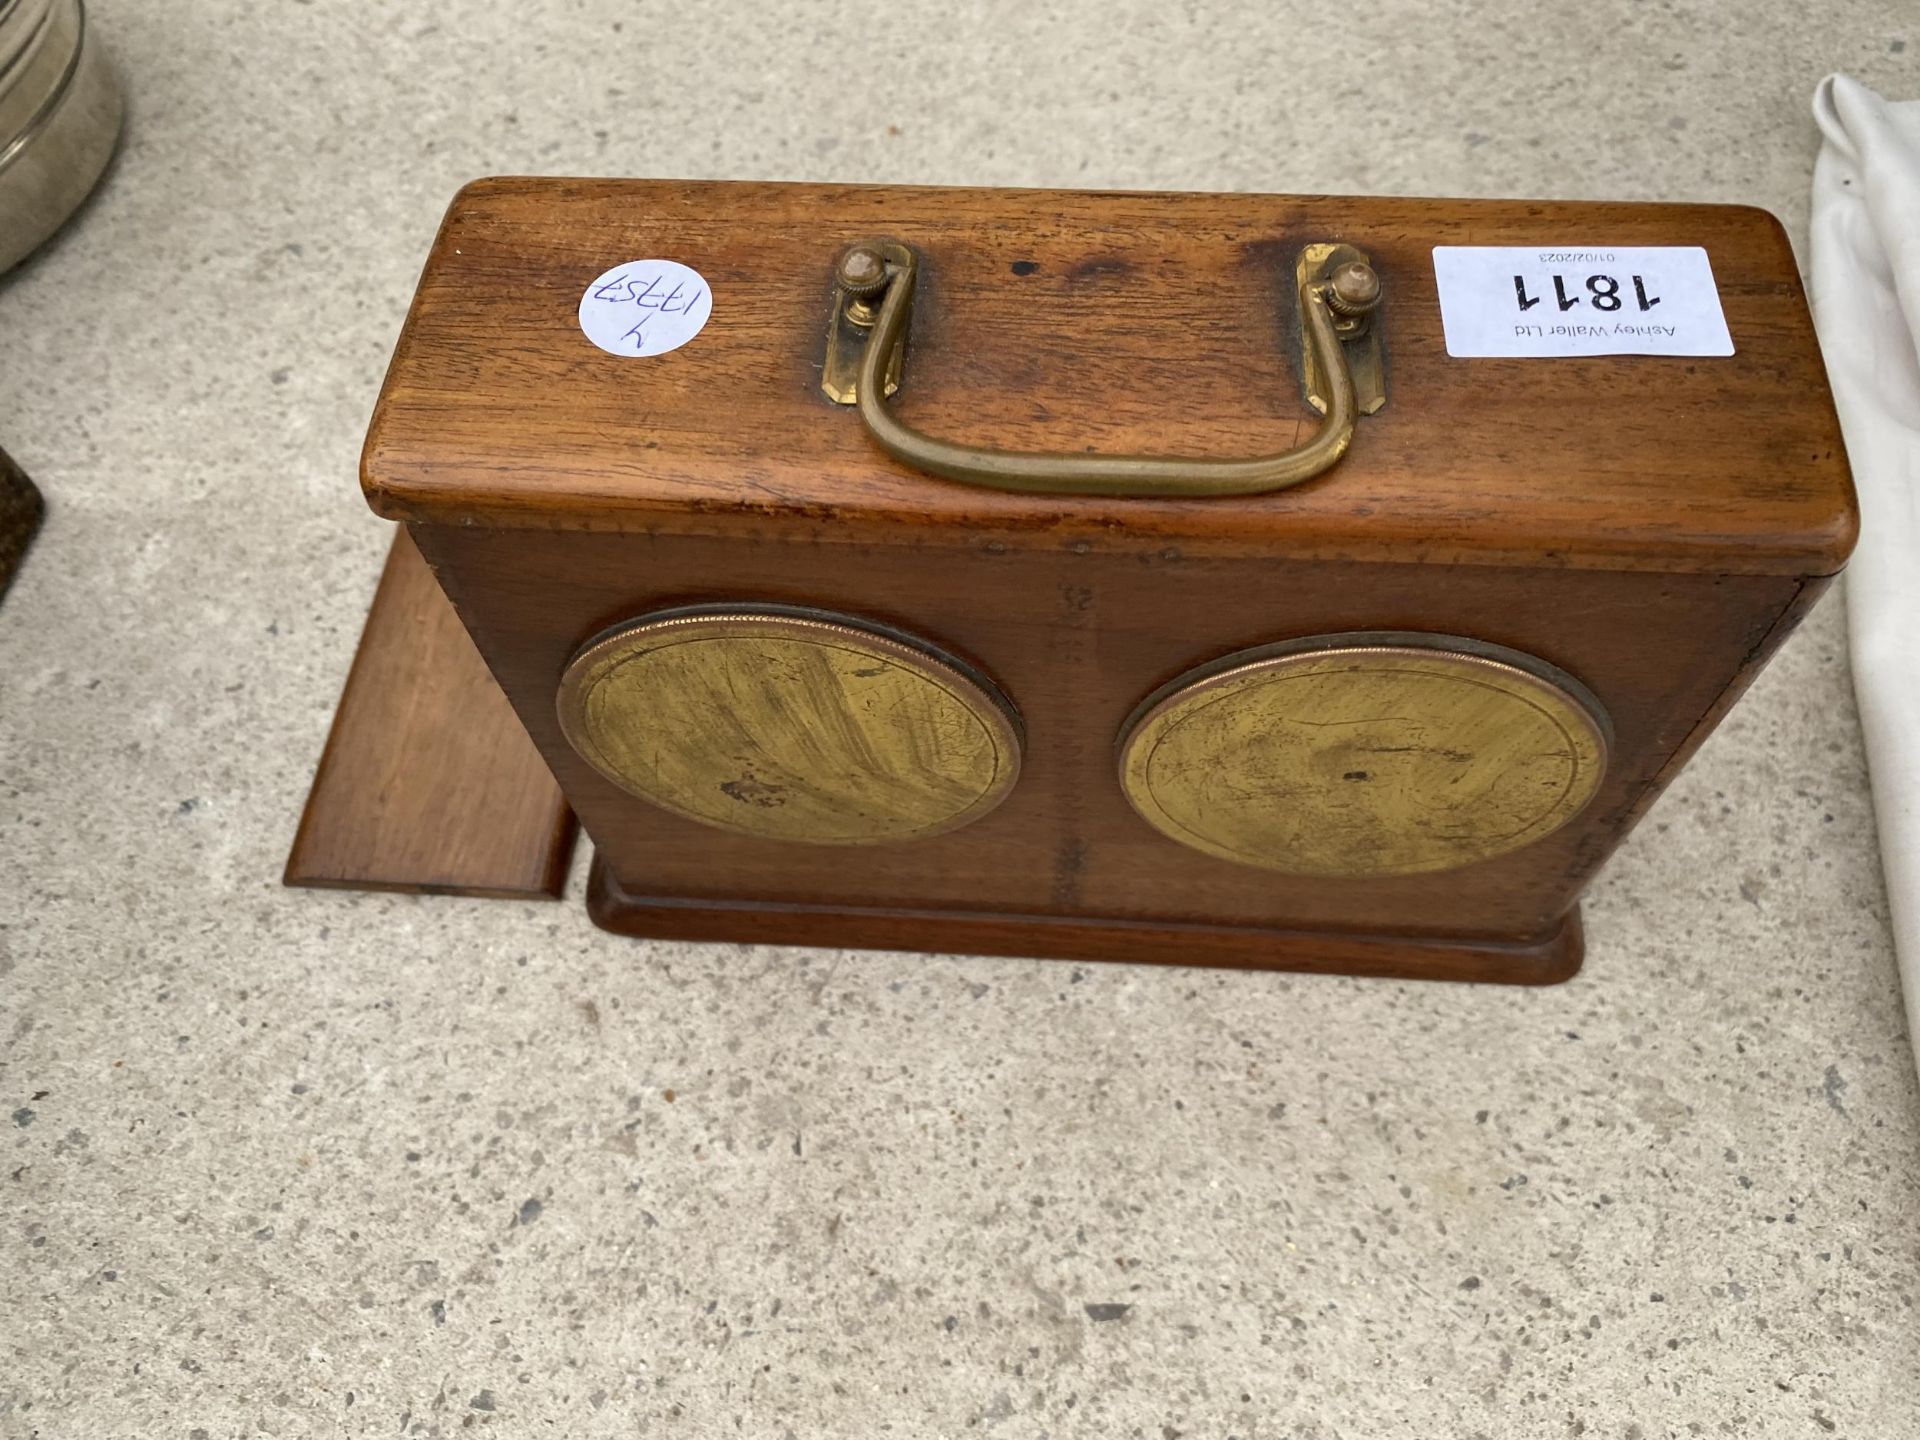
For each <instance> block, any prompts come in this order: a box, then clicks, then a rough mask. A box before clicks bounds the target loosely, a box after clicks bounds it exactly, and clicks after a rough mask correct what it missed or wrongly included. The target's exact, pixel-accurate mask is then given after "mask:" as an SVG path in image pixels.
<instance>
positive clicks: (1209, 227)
mask: <svg viewBox="0 0 1920 1440" xmlns="http://www.w3.org/2000/svg"><path fill="white" fill-rule="evenodd" d="M874 236H883V237H887V238H891V239H897V240H900V241H904V242H905V243H907V244H909V245H911V246H913V247H914V248H915V249H916V250H917V251H918V252H919V254H920V255H921V257H922V272H923V273H922V278H921V281H920V288H919V291H918V294H917V298H916V302H915V307H914V314H913V320H912V329H911V334H910V339H909V343H908V350H907V356H906V373H905V383H904V385H903V387H902V389H901V391H900V393H899V395H898V396H897V397H896V399H895V400H894V401H893V402H892V403H893V404H894V405H896V406H898V407H899V409H900V413H901V414H902V415H903V417H905V418H907V419H909V420H910V421H911V422H912V423H914V424H916V425H918V426H920V427H921V428H923V429H925V430H928V431H931V432H933V433H935V434H938V435H941V436H943V437H948V438H952V439H957V440H965V441H968V442H970V443H973V444H979V445H987V446H994V447H1000V448H1008V449H1027V450H1042V449H1052V450H1059V449H1081V450H1105V451H1115V452H1127V451H1146V452H1155V453H1162V454H1166V453H1190V454H1196V455H1230V454H1237V453H1256V452H1260V451H1271V450H1282V449H1286V448H1288V447H1289V446H1291V445H1293V444H1295V443H1296V442H1297V440H1298V439H1299V438H1300V437H1303V436H1304V435H1306V434H1307V433H1309V432H1310V430H1311V428H1312V427H1313V426H1314V425H1315V424H1317V423H1318V417H1317V415H1315V413H1314V412H1313V411H1311V410H1310V409H1308V408H1307V406H1306V404H1305V402H1304V401H1303V399H1302V396H1301V387H1300V380H1299V376H1298V369H1297V366H1298V359H1297V340H1296V338H1295V336H1296V328H1295V327H1296V325H1297V319H1296V316H1295V314H1294V305H1293V303H1292V301H1293V296H1292V287H1293V262H1294V257H1295V256H1296V255H1297V253H1298V252H1299V250H1300V249H1301V247H1302V246H1304V245H1306V244H1308V243H1310V242H1312V241H1315V240H1338V241H1345V242H1347V243H1349V244H1352V245H1355V246H1358V247H1359V248H1360V249H1361V250H1363V251H1365V252H1367V253H1368V254H1369V255H1370V256H1371V257H1372V259H1373V263H1374V265H1375V267H1376V268H1377V269H1378V271H1379V272H1380V274H1381V276H1382V278H1383V281H1384V284H1385V293H1386V298H1385V300H1384V302H1383V304H1382V306H1381V309H1380V312H1379V323H1380V325H1381V326H1382V330H1381V334H1382V338H1383V342H1384V346H1385V355H1386V373H1387V385H1388V402H1387V405H1386V407H1385V408H1384V409H1383V410H1381V411H1380V412H1379V413H1378V414H1376V415H1372V416H1367V417H1365V418H1363V419H1362V420H1361V421H1360V423H1359V428H1358V431H1357V433H1356V436H1355V439H1354V442H1353V446H1352V449H1351V450H1350V451H1349V453H1348V454H1347V456H1346V458H1345V459H1344V460H1342V461H1341V462H1340V463H1339V464H1338V465H1337V466H1335V467H1334V468H1333V469H1332V470H1331V471H1329V472H1328V473H1327V474H1325V475H1323V476H1321V477H1320V478H1318V479H1315V480H1312V481H1310V482H1308V483H1306V484H1304V485H1301V486H1299V487H1297V488H1294V489H1291V490H1287V491H1283V492H1280V493H1277V494H1273V495H1268V496H1259V497H1254V498H1251V499H1213V500H1195V501H1164V500H1136V499H1068V498H1056V497H1048V496H1026V495H1016V494H1004V493H999V492H994V491H987V490H982V489H976V488H973V487H970V486H967V485H962V484H958V483H954V482H951V481H946V480H940V479H935V478H932V477H929V476H925V475H920V474H916V473H914V472H912V471H909V470H906V469H904V468H903V467H901V466H899V465H897V464H896V463H895V462H893V461H892V460H890V459H888V458H887V457H886V456H885V455H884V454H882V453H881V452H880V451H879V450H878V449H877V448H876V447H875V445H874V444H873V442H872V441H871V440H870V439H869V438H868V437H867V435H866V433H865V431H864V430H863V429H862V427H861V424H860V421H859V418H858V417H857V415H856V414H854V412H853V411H852V410H850V409H847V408H844V407H841V406H838V405H835V404H833V403H832V402H830V401H829V400H828V399H827V398H826V397H825V396H824V395H823V394H822V393H821V391H820V387H819V381H820V363H821V355H822V350H823V342H824V337H825V333H826V323H827V318H828V314H829V309H830V300H831V294H832V270H833V265H834V261H835V259H836V258H837V256H838V255H839V253H840V251H841V250H842V249H843V248H844V247H845V246H847V245H848V244H851V243H853V242H855V241H858V240H862V239H867V238H870V237H874ZM1436 245H1528V246H1542V247H1561V246H1584V247H1591V246H1597V245H1605V246H1612V247H1620V246H1635V245H1698V246H1703V247H1705V249H1706V250H1707V252H1708V255H1709V257H1710V259H1711V262H1712V266H1713V272H1714V277H1715V279H1716V281H1717V283H1718V287H1719V292H1720V299H1721V303H1722V306H1723V308H1724V310H1725V314H1726V319H1727V324H1728V327H1729V329H1730V331H1731V333H1732V336H1733V342H1734V347H1735V353H1734V354H1733V355H1732V356H1731V357H1727V358H1675V357H1664V356H1605V357H1591V358H1575V359H1457V358H1453V357H1450V356H1449V355H1448V354H1447V351H1446V345H1445V341H1444V337H1443V333H1442V329H1441V320H1440V310H1439V305H1438V301H1437V297H1436V293H1435V284H1434V267H1433V259H1432V249H1433V247H1434V246H1436ZM650 258H660V259H671V260H677V261H680V262H682V263H684V264H687V265H691V266H693V267H694V268H695V269H696V270H698V271H699V273H700V274H701V275H702V276H703V277H704V278H705V280H706V281H707V283H708V284H709V285H710V286H711V287H712V295H713V300H712V314H711V318H710V319H709V320H708V321H707V323H706V325H705V328H704V329H703V330H702V331H701V332H700V333H699V335H698V336H697V337H696V338H694V339H693V340H692V341H691V342H690V343H688V344H686V345H684V346H683V347H682V348H680V349H677V350H674V351H673V352H672V353H670V354H664V355H657V356H648V357H640V358H634V357H622V356H615V355H611V354H608V353H606V352H604V351H602V350H600V349H598V348H596V346H595V345H594V344H592V343H591V342H590V341H589V340H588V339H587V337H586V336H585V335H584V334H583V333H582V331H581V328H580V325H579V321H578V318H577V316H578V306H579V302H580V298H581V295H582V293H583V292H584V290H585V289H586V287H587V285H588V283H589V282H590V281H592V280H593V279H594V278H595V277H596V276H598V275H600V274H602V273H603V272H605V271H607V270H608V269H610V268H611V267H613V266H615V265H618V264H620V263H621V262H623V261H630V260H639V259H650ZM362 483H363V485H364V487H365V489H366V493H367V496H368V499H369V501H370V503H371V504H372V505H373V507H374V509H376V510H377V511H379V512H380V513H381V514H382V515H386V516H388V517H390V518H393V519H399V520H409V521H428V522H438V523H447V524H482V525H493V526H509V527H540V528H556V529H569V528H572V529H593V530H616V531H619V530H626V531H644V532H651V533H689V532H693V533H703V534H738V535H743V536H745V535H753V534H772V533H781V534H786V535H794V534H796V533H803V534H805V535H806V536H807V538H810V539H813V540H816V541H819V542H822V543H831V542H832V541H833V540H835V539H836V538H838V537H845V538H852V537H853V536H854V535H855V534H856V533H857V534H858V535H859V537H860V538H862V539H864V540H873V539H883V540H884V539H889V538H896V539H897V540H898V541H899V542H900V543H902V544H915V545H934V544H950V545H959V546H989V547H991V546H994V545H998V544H1003V543H1012V542H1013V541H1014V540H1015V539H1016V538H1017V537H1024V538H1023V539H1022V540H1021V543H1024V544H1028V545H1032V544H1041V545H1058V546H1060V547H1061V548H1067V547H1073V548H1075V549H1086V548H1089V547H1095V548H1114V549H1139V550H1141V551H1143V552H1158V551H1164V550H1166V549H1168V548H1170V547H1171V548H1177V549H1179V550H1180V551H1181V552H1182V553H1184V554H1188V555H1203V554H1218V555H1248V554H1257V555H1267V556H1272V557H1274V558H1276V559H1277V558H1287V557H1297V558H1312V559H1341V558H1350V559H1356V560H1387V561H1418V562H1425V563H1470V564H1475V563H1477V564H1526V565H1553V566H1578V567H1592V568H1605V569H1647V570H1673V571H1711V572H1717V573H1729V574H1740V573H1745V574H1828V573H1831V572H1833V571H1835V570H1837V569H1839V568H1840V566H1841V565H1842V564H1843V563H1844V561H1845V558H1846V555H1847V552H1848V551H1849V549H1850V548H1851V546H1852V542H1853V536H1854V530H1855V523H1856V521H1855V510H1854V501H1853V492H1852V486H1851V483H1850V480H1849V477H1848V473H1847V466H1846V460H1845V456H1844V454H1843V452H1842V449H1841V442H1840V433H1839V426H1838V422H1837V420H1836V419H1835V416H1834V410H1833V402H1832V399H1831V396H1830V395H1829V393H1828V390H1827V383H1826V374H1825V370H1824V368H1823V366H1822V364H1821V360H1820V354H1819V350H1818V348H1817V346H1816V344H1815V340H1814V333H1813V326H1812V322H1811V320H1810V318H1809V316H1808V313H1807V306H1806V300H1805V296H1804V295H1803V293H1802V290H1801V285H1800V279H1799V275H1798V272H1797V270H1796V268H1795V265H1794V259H1793V253H1792V250H1791V248H1790V246H1789V245H1788V242H1787V239H1786V236H1785V234H1784V233H1783V231H1782V230H1781V228H1780V225H1779V223H1778V222H1777V221H1776V220H1774V218H1773V217H1772V216H1771V215H1769V214H1767V213H1766V212H1765V211H1762V210H1757V209H1750V208H1745V207H1737V206H1710V205H1644V204H1596V203H1572V202H1551V203H1548V202H1520V201H1456V200H1400V199H1380V198H1330V197H1295V196H1268V195H1181V194H1098V193H1081V192H1071V191H1042V190H957V189H955V190H947V189H927V188H900V187H882V186H847V187H842V186H823V185H770V184H733V183H698V182H682V181H640V180H560V179H499V180H483V181H479V182H476V183H475V184H472V185H469V186H468V187H467V188H466V189H464V190H463V191H461V192H460V194H459V195H458V196H457V197H456V198H455V200H454V203H453V206H452V208H451V209H450V210H449V212H448V214H447V218H446V221H445V223H444V224H443V226H442V227H441V231H440V234H439V237H438V239H437V240H436V241H435V244H434V247H433V252H432V254H431V256H430V257H429V259H428V261H427V266H426V270H425V273H424V274H423V275H422V277H421V281H420V288H419V292H418V294H417V296H416V297H415V300H414V304H413V310H412V313H411V315H410V316H409V318H408V321H407V324H406V328H405V330H404V331H403V333H402V335H401V337H400V343H399V346H398V348H397V349H396V351H395V354H394V358H393V363H392V367H391V369H390V370H389V372H388V375H387V379H386V384H385V386H384V388H383V389H382V392H381V396H380V401H379V405H378V407H377V409H376V411H375V413H374V418H373V423H372V426H371V429H370V432H369V434H368V437H367V445H366V451H365V454H364V456H363V459H362Z"/></svg>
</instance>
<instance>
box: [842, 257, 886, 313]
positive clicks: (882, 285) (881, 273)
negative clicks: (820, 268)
mask: <svg viewBox="0 0 1920 1440" xmlns="http://www.w3.org/2000/svg"><path fill="white" fill-rule="evenodd" d="M833 278H834V279H835V281H836V282H838V284H839V286H840V288H841V289H842V290H844V291H846V292H847V294H848V295H849V296H851V297H852V298H854V299H856V300H864V299H866V298H867V297H868V296H869V295H877V294H879V293H880V292H881V291H882V290H884V289H886V288H887V278H888V277H887V259H886V256H884V255H882V254H881V253H880V252H879V251H878V250H876V249H874V248H873V247H872V246H871V245H855V246H854V247H853V248H852V249H851V250H849V251H847V253H846V254H844V255H842V256H841V257H840V263H839V264H838V265H836V266H835V267H834V271H833Z"/></svg>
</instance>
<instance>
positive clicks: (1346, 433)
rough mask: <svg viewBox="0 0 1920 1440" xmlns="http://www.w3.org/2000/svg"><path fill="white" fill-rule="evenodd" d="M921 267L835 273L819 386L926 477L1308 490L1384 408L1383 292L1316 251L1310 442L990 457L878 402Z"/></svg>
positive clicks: (1100, 488) (1085, 488) (1008, 483)
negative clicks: (1268, 447)
mask: <svg viewBox="0 0 1920 1440" xmlns="http://www.w3.org/2000/svg"><path fill="white" fill-rule="evenodd" d="M919 269H920V260H919V257H918V256H917V255H916V254H915V253H914V251H913V250H912V249H911V248H910V247H908V246H906V245H903V244H901V243H899V242H898V241H894V240H873V241H866V242H863V243H861V244H858V245H855V246H853V247H852V248H851V249H848V250H847V251H845V252H844V253H843V254H842V255H841V256H840V258H839V261H838V263H837V264H836V265H835V266H834V295H833V315H832V318H831V320H830V321H829V322H828V327H827V350H826V359H825V364H824V366H823V369H822V375H821V381H820V386H821V389H823V390H824V391H825V392H826V393H827V395H828V396H829V397H830V398H831V399H833V400H835V401H836V402H838V403H839V404H842V405H852V406H855V407H857V409H858V410H859V413H860V418H861V420H862V421H863V422H864V423H865V425H866V427H867V430H868V433H869V434H871V435H872V437H873V440H874V443H875V444H877V445H879V447H880V448H881V449H882V450H884V451H886V452H887V454H889V455H891V456H892V457H893V458H894V459H896V460H898V461H899V462H900V463H901V464H903V465H907V466H910V467H911V468H913V469H915V470H920V471H923V472H925V473H927V474H929V475H939V476H942V477H944V478H946V479H949V480H959V481H963V482H965V483H966V484H969V485H984V486H987V487H989V488H992V489H995V490H1014V491H1022V492H1025V493H1028V494H1039V495H1114V496H1136V497H1160V498H1172V499H1191V498H1199V497H1204V496H1218V495H1259V494H1264V493H1266V492H1268V491H1273V490H1284V489H1286V488H1287V487H1288V486H1290V485H1298V484H1300V483H1301V482H1302V481H1303V480H1311V479H1312V478H1313V477H1314V476H1316V475H1319V474H1321V473H1323V472H1324V471H1326V470H1328V469H1329V468H1331V467H1332V466H1333V465H1335V464H1336V463H1338V461H1339V460H1340V457H1341V456H1343V455H1344V454H1346V452H1347V447H1348V446H1349V445H1351V444H1352V443H1353V431H1354V425H1355V422H1356V420H1357V419H1358V417H1359V416H1361V415H1363V414H1364V415H1371V414H1373V413H1374V412H1375V411H1377V410H1378V409H1379V408H1380V407H1381V406H1382V405H1383V404H1385V403H1386V389H1385V385H1384V383H1383V379H1382V374H1381V364H1380V336H1379V324H1378V316H1377V314H1376V311H1377V308H1378V306H1379V304H1380V297H1381V285H1380V277H1379V274H1378V272H1376V271H1375V270H1374V268H1373V265H1372V263H1371V261H1370V260H1369V259H1368V257H1367V256H1366V255H1364V254H1362V253H1361V252H1360V251H1358V250H1356V249H1354V247H1353V246H1351V245H1343V244H1334V243H1316V244H1312V245H1309V246H1307V247H1306V248H1305V249H1304V250H1302V251H1301V254H1300V257H1299V261H1298V263H1297V264H1296V266H1295V280H1296V285H1297V293H1298V296H1299V305H1300V332H1301V334H1300V340H1301V356H1300V370H1301V376H1302V379H1303V382H1304V388H1305V390H1306V393H1307V399H1308V401H1309V403H1310V404H1312V405H1313V407H1314V408H1315V409H1317V410H1319V411H1321V412H1322V413H1323V414H1324V415H1325V416H1326V418H1325V420H1323V421H1322V422H1321V424H1320V426H1319V427H1318V428H1317V429H1316V430H1315V431H1314V433H1313V435H1312V436H1311V437H1310V438H1309V439H1308V440H1306V441H1305V442H1303V443H1302V444H1300V445H1296V446H1295V447H1294V448H1293V449H1291V450H1285V451H1281V452H1280V453H1278V454H1274V455H1255V456H1244V457H1233V458H1221V457H1214V456H1183V455H1089V454H1084V453H1077V452H1051V451H1021V450H991V449H985V448H982V447H979V446H974V445H966V444H961V443H958V442H955V441H952V440H942V439H940V438H938V437H937V436H933V435H928V434H926V433H925V432H923V431H920V430H916V429H915V428H914V427H912V426H911V425H908V424H907V423H906V422H905V421H903V420H901V419H900V418H899V417H898V416H897V415H895V414H894V413H893V411H892V410H891V409H890V408H889V407H888V405H887V403H886V397H887V396H888V395H891V394H893V393H894V392H895V391H896V390H898V389H899V388H900V375H901V364H902V356H903V354H904V352H905V350H906V340H907V327H908V321H909V319H910V317H911V315H912V311H913V293H914V282H915V280H916V279H917V278H918V274H919Z"/></svg>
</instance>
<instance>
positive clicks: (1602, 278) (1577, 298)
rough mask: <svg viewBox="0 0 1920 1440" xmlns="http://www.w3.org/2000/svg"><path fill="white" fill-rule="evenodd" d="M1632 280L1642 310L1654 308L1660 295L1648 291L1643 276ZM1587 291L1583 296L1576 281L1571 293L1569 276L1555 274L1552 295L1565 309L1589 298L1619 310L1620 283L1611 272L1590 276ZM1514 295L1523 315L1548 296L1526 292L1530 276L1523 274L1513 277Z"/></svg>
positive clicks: (1595, 305)
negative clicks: (1568, 283)
mask: <svg viewBox="0 0 1920 1440" xmlns="http://www.w3.org/2000/svg"><path fill="white" fill-rule="evenodd" d="M1632 279H1633V296H1634V299H1636V300H1638V301H1639V302H1640V309H1641V310H1642V311H1647V310H1651V309H1652V308H1653V307H1654V306H1656V305H1658V304H1659V303H1660V297H1659V296H1658V295H1649V294H1647V282H1646V281H1645V280H1644V279H1642V278H1641V277H1640V276H1638V275H1635V276H1633V277H1632ZM1586 291H1587V293H1586V294H1585V295H1584V296H1583V295H1581V294H1580V293H1579V290H1578V286H1577V284H1576V288H1575V291H1574V293H1573V294H1568V293H1567V277H1566V276H1564V275H1556V276H1554V277H1553V298H1554V300H1555V301H1556V302H1557V303H1558V304H1559V306H1560V309H1561V310H1562V311H1567V310H1571V309H1572V308H1573V307H1574V306H1576V305H1578V304H1579V303H1580V302H1581V301H1582V300H1585V301H1587V303H1588V304H1590V305H1592V306H1593V308H1594V309H1596V310H1604V311H1609V312H1611V311H1614V310H1618V309H1619V308H1620V306H1621V304H1622V301H1621V297H1620V282H1619V281H1618V280H1616V279H1615V278H1614V277H1613V276H1611V275H1589V276H1587V279H1586ZM1513 294H1514V298H1515V300H1517V301H1518V302H1519V305H1520V310H1521V313H1522V314H1525V313H1526V312H1527V311H1529V310H1531V309H1532V308H1533V307H1534V306H1536V305H1538V304H1539V303H1540V302H1541V301H1542V300H1545V299H1546V298H1547V297H1546V296H1544V295H1529V294H1528V293H1527V277H1526V276H1524V275H1516V276H1514V277H1513Z"/></svg>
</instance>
